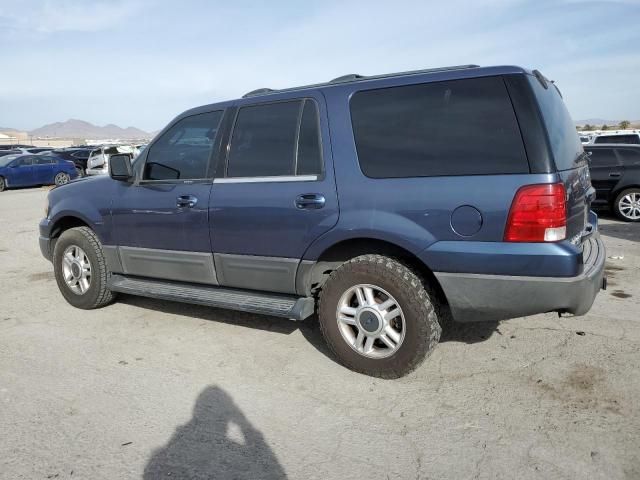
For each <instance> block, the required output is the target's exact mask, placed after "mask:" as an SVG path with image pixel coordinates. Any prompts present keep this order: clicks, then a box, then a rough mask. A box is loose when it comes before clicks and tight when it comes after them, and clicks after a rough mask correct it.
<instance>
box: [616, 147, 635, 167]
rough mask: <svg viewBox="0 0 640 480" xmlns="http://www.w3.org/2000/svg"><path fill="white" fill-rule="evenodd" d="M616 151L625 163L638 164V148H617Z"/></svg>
mask: <svg viewBox="0 0 640 480" xmlns="http://www.w3.org/2000/svg"><path fill="white" fill-rule="evenodd" d="M617 152H618V155H620V157H621V158H622V162H623V163H624V164H625V165H640V149H635V148H634V149H631V148H618V149H617Z"/></svg>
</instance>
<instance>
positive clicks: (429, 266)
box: [40, 66, 605, 377]
mask: <svg viewBox="0 0 640 480" xmlns="http://www.w3.org/2000/svg"><path fill="white" fill-rule="evenodd" d="M109 170H110V177H109V176H102V177H96V178H90V179H84V180H80V181H77V182H72V183H71V184H70V185H68V186H64V187H59V188H55V189H54V190H52V191H51V192H50V194H49V197H48V206H47V215H46V218H44V219H43V220H42V222H41V223H40V246H41V250H42V253H43V254H44V256H45V257H47V258H49V259H52V261H53V265H54V270H55V274H56V280H57V283H58V286H59V288H60V291H61V292H62V295H63V296H64V297H65V299H66V300H67V301H68V302H69V303H71V304H72V305H74V306H76V307H79V308H84V309H90V308H96V307H101V306H103V305H106V304H108V303H109V302H111V301H112V299H113V298H114V295H115V294H116V293H117V292H124V293H128V294H135V295H144V296H148V297H155V298H163V299H170V300H176V301H183V302H191V303H197V304H202V305H209V306H214V307H223V308H229V309H237V310H243V311H248V312H255V313H263V314H269V315H275V316H279V317H284V318H289V319H293V320H303V319H305V318H307V317H309V316H311V315H313V314H314V312H317V314H318V318H319V323H320V327H321V330H322V332H323V335H324V337H325V339H326V341H327V343H328V345H329V347H330V348H331V350H332V351H333V352H334V353H335V355H336V357H337V358H338V359H339V360H340V361H341V362H342V363H343V364H344V365H346V366H347V367H349V368H352V369H354V370H357V371H360V372H364V373H367V374H370V375H376V376H381V377H398V376H401V375H403V374H405V373H407V372H408V371H410V370H412V369H413V368H414V367H415V366H416V365H418V364H419V362H420V361H421V360H422V359H424V358H425V356H426V355H427V354H428V353H429V352H430V351H431V350H432V349H433V348H434V347H435V345H436V344H437V342H438V340H439V338H440V332H441V323H442V322H444V321H445V320H448V319H453V320H456V321H459V322H473V321H486V320H501V319H507V318H512V317H519V316H524V315H532V314H536V313H541V312H551V311H556V312H570V313H573V314H575V315H582V314H584V313H586V312H587V311H588V310H589V308H590V307H591V305H592V303H593V301H594V298H595V296H596V294H597V293H598V291H599V290H600V288H601V286H602V285H603V270H604V259H605V252H604V247H603V244H602V241H601V240H600V237H599V234H598V231H597V217H596V215H595V214H594V213H592V212H590V209H589V204H590V202H591V200H592V199H593V197H594V189H593V188H592V186H591V183H590V180H589V171H588V164H587V155H586V154H585V153H584V150H583V148H582V145H581V144H580V141H579V140H578V136H577V135H576V132H575V127H574V125H573V122H572V120H571V118H570V116H569V114H568V112H567V110H566V108H565V106H564V103H563V101H562V98H561V95H560V92H559V91H558V89H557V88H556V87H555V85H554V84H553V83H551V82H550V81H548V80H547V79H546V78H545V77H544V76H542V75H541V74H540V73H539V72H538V71H533V72H531V71H528V70H525V69H522V68H519V67H510V66H509V67H488V68H480V67H477V66H462V67H451V68H442V69H435V70H424V71H417V72H405V73H398V74H393V75H381V76H373V77H362V76H359V75H347V76H344V77H340V78H338V79H335V80H333V81H330V82H328V83H323V84H318V85H312V86H307V87H298V88H292V89H287V90H270V89H260V90H256V91H253V92H250V93H248V94H247V95H245V96H244V97H243V98H241V99H237V100H231V101H227V102H222V103H217V104H213V105H205V106H202V107H198V108H194V109H192V110H188V111H186V112H184V113H183V114H181V115H179V116H178V117H176V118H175V119H174V120H173V121H172V122H171V123H170V124H169V125H168V126H167V127H166V128H165V129H164V130H163V131H162V132H160V134H158V135H157V137H156V138H155V139H154V140H153V141H152V142H151V143H150V144H149V146H148V147H147V148H146V149H145V150H144V152H143V153H142V154H141V155H140V156H139V157H138V158H137V159H136V161H135V162H134V163H133V165H132V164H131V163H130V160H129V157H128V156H122V155H114V156H112V157H111V159H110V164H109Z"/></svg>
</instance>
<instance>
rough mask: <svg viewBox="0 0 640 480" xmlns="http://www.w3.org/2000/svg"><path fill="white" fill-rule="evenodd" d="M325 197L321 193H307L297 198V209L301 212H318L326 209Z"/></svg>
mask: <svg viewBox="0 0 640 480" xmlns="http://www.w3.org/2000/svg"><path fill="white" fill-rule="evenodd" d="M325 203H326V201H325V198H324V195H320V194H319V193H305V194H303V195H298V196H297V197H296V208H299V209H301V210H316V209H318V208H322V207H324V204H325Z"/></svg>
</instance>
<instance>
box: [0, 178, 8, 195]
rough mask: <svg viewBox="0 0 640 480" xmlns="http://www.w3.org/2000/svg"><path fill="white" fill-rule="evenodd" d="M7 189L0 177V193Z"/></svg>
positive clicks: (5, 183)
mask: <svg viewBox="0 0 640 480" xmlns="http://www.w3.org/2000/svg"><path fill="white" fill-rule="evenodd" d="M6 189H7V182H6V181H5V179H4V177H0V192H4V191H5V190H6Z"/></svg>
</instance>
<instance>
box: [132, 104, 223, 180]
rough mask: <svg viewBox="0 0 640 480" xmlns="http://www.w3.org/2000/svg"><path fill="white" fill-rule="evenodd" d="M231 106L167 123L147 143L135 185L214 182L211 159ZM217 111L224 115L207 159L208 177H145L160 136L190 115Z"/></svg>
mask: <svg viewBox="0 0 640 480" xmlns="http://www.w3.org/2000/svg"><path fill="white" fill-rule="evenodd" d="M228 109H229V108H228V107H225V108H222V109H220V108H217V109H214V110H207V111H206V112H200V113H194V114H193V115H186V116H180V117H178V118H176V119H175V121H174V122H173V123H170V124H169V125H167V126H166V127H165V128H164V129H163V131H162V132H161V133H160V134H158V135H157V136H156V139H155V141H154V142H153V143H150V144H149V145H147V148H145V149H144V151H145V157H144V163H142V164H141V165H140V170H139V172H140V178H139V179H138V180H137V181H136V182H135V183H134V185H167V184H170V185H183V184H187V185H188V184H194V183H198V184H201V183H212V180H213V175H215V172H211V160H212V158H213V155H214V154H215V151H216V143H217V142H218V140H219V139H220V138H222V131H221V130H220V127H221V126H222V125H223V120H224V117H225V114H226V112H227V110H228ZM215 112H221V113H222V115H220V120H218V125H217V130H216V138H215V139H214V140H213V145H212V146H211V151H210V152H209V158H208V159H207V163H206V168H205V174H206V175H207V176H206V177H202V178H176V179H170V178H167V179H162V180H150V179H145V178H144V171H145V167H146V165H147V162H148V161H149V153H150V152H151V149H152V148H153V146H154V145H155V143H156V142H157V141H159V140H160V138H162V136H163V135H164V134H165V133H166V132H168V131H169V130H170V129H172V128H173V127H175V126H176V125H177V124H178V123H180V122H181V121H183V120H184V119H186V118H190V117H196V116H198V115H206V114H207V113H215Z"/></svg>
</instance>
